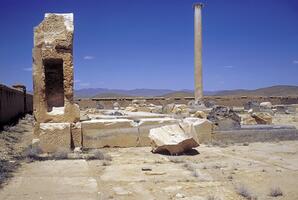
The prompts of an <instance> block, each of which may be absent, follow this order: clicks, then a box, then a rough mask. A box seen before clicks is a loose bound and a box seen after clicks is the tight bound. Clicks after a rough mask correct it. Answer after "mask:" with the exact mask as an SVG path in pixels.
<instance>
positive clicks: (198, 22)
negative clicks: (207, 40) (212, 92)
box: [193, 3, 203, 101]
mask: <svg viewBox="0 0 298 200" xmlns="http://www.w3.org/2000/svg"><path fill="white" fill-rule="evenodd" d="M202 7H203V4H202V3H196V4H194V6H193V8H194V42H195V44H194V58H195V60H194V64H195V101H200V100H201V99H202V98H203V79H202Z"/></svg>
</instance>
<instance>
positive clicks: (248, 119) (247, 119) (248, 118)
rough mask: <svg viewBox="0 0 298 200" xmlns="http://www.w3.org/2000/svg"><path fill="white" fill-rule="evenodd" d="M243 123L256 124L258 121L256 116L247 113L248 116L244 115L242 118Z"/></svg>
mask: <svg viewBox="0 0 298 200" xmlns="http://www.w3.org/2000/svg"><path fill="white" fill-rule="evenodd" d="M241 124H243V125H256V124H257V122H256V120H255V118H253V117H252V116H251V115H247V116H244V117H243V118H242V122H241Z"/></svg>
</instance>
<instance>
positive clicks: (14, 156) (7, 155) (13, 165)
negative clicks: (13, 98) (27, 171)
mask: <svg viewBox="0 0 298 200" xmlns="http://www.w3.org/2000/svg"><path fill="white" fill-rule="evenodd" d="M32 126H33V117H32V116H31V115H26V116H25V117H24V118H22V119H20V120H19V121H18V123H17V124H16V125H14V126H6V127H4V130H3V131H0V187H1V184H2V183H3V182H5V180H6V179H7V178H9V177H11V175H12V173H13V172H14V170H16V169H17V167H18V166H19V165H20V163H22V162H24V158H23V152H24V150H25V149H26V148H27V147H28V145H29V144H31V141H32Z"/></svg>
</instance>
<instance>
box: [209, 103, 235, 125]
mask: <svg viewBox="0 0 298 200" xmlns="http://www.w3.org/2000/svg"><path fill="white" fill-rule="evenodd" d="M207 119H208V120H210V121H211V122H212V123H213V124H214V125H215V126H214V128H215V129H218V130H229V129H239V128H240V123H241V117H240V116H239V115H237V114H236V113H235V112H234V111H233V110H232V109H230V108H229V107H225V106H216V107H214V108H213V109H212V110H211V112H210V113H209V114H208V116H207Z"/></svg>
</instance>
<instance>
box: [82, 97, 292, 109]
mask: <svg viewBox="0 0 298 200" xmlns="http://www.w3.org/2000/svg"><path fill="white" fill-rule="evenodd" d="M134 99H146V103H147V104H150V103H153V104H155V105H166V104H169V103H177V104H187V103H188V102H189V101H191V100H194V97H172V98H166V97H115V98H78V99H76V103H77V104H79V106H80V108H81V109H85V108H105V109H110V108H112V107H113V103H115V102H118V103H119V104H120V106H123V107H126V106H128V105H129V104H130V103H131V102H132V100H134ZM204 99H205V100H207V101H214V102H215V103H216V104H217V105H223V106H237V107H238V106H244V104H246V103H247V102H249V101H256V102H259V103H261V102H265V101H270V102H271V103H272V104H273V105H280V104H298V96H288V97H281V96H271V97H264V96H206V97H204Z"/></svg>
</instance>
